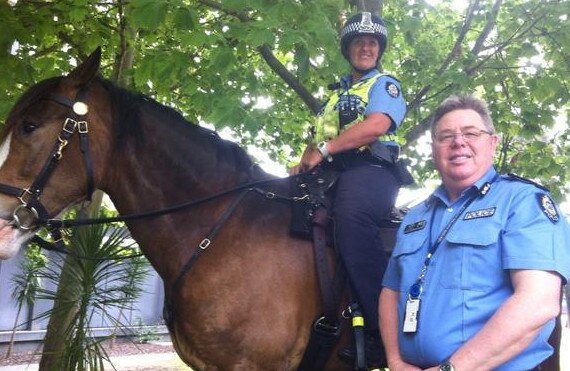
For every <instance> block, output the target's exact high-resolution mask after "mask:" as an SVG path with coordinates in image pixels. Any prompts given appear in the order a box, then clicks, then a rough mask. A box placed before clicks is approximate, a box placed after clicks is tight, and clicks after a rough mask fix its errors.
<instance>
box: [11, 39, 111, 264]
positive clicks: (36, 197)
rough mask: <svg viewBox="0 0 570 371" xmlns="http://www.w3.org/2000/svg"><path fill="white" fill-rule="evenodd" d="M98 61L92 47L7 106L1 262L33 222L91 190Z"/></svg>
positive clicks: (22, 240) (98, 53)
mask: <svg viewBox="0 0 570 371" xmlns="http://www.w3.org/2000/svg"><path fill="white" fill-rule="evenodd" d="M100 59H101V51H100V49H97V50H95V51H94V52H93V53H92V54H91V56H89V57H88V58H87V60H86V61H85V62H84V63H82V64H81V65H80V66H78V67H77V68H75V69H74V70H73V71H72V72H71V73H70V74H69V75H67V76H64V77H55V78H51V79H48V80H45V81H42V82H40V83H38V84H36V85H34V86H32V87H31V88H30V89H29V90H28V91H27V92H26V93H24V94H23V95H22V97H21V98H20V99H19V100H18V102H17V103H16V105H15V106H14V107H13V108H12V111H11V112H10V114H9V116H8V119H7V121H6V125H5V127H4V129H3V133H2V136H1V145H0V259H8V258H10V257H12V256H14V255H15V254H16V252H17V251H18V249H19V247H20V246H21V245H22V244H24V243H25V242H27V241H28V240H29V239H30V238H31V237H32V236H33V234H34V233H35V230H36V229H37V228H39V225H38V223H37V221H38V219H43V218H49V217H53V216H55V215H57V214H58V213H60V212H61V211H62V210H64V209H65V208H66V207H68V206H70V205H72V204H74V203H76V202H78V201H81V200H82V199H85V198H86V197H87V196H88V194H89V193H90V192H91V191H92V183H93V169H92V167H93V165H92V164H88V163H89V162H91V158H89V157H88V156H90V155H89V149H87V150H85V147H86V146H88V145H89V141H88V139H87V133H88V132H89V131H90V130H91V128H90V127H89V124H90V122H91V121H92V120H93V121H95V120H97V121H99V120H100V119H101V115H104V113H102V112H95V111H97V110H95V109H93V108H94V107H93V106H92V104H93V105H94V104H96V103H95V100H94V98H93V97H92V95H95V94H92V92H91V91H90V88H91V86H90V83H91V82H92V81H93V79H94V78H95V76H96V75H97V72H98V70H99V64H100ZM99 111H101V110H99ZM99 130H100V129H99ZM90 135H91V134H90ZM82 152H83V156H82V155H81V153H82ZM68 153H70V154H69V155H68Z"/></svg>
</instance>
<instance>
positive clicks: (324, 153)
mask: <svg viewBox="0 0 570 371" xmlns="http://www.w3.org/2000/svg"><path fill="white" fill-rule="evenodd" d="M317 150H319V152H320V153H321V156H323V158H324V159H326V160H327V161H328V162H331V161H332V160H333V159H332V156H331V154H330V152H329V149H328V148H327V142H320V143H319V144H317Z"/></svg>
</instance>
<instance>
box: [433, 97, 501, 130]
mask: <svg viewBox="0 0 570 371" xmlns="http://www.w3.org/2000/svg"><path fill="white" fill-rule="evenodd" d="M464 109H470V110H473V111H475V112H477V113H478V114H479V116H480V117H481V119H482V120H483V124H484V125H485V128H486V129H487V130H489V131H490V132H491V133H495V126H494V125H493V119H492V118H491V114H490V112H489V108H488V107H487V103H485V101H484V100H482V99H480V98H477V97H475V96H472V95H452V96H449V97H448V98H446V99H445V100H444V101H443V102H442V103H441V104H440V105H439V107H437V108H436V110H435V112H434V113H433V116H432V119H431V135H432V137H433V136H434V135H435V129H436V127H437V124H438V122H439V120H441V118H442V117H443V116H444V115H445V114H447V113H449V112H452V111H456V110H464Z"/></svg>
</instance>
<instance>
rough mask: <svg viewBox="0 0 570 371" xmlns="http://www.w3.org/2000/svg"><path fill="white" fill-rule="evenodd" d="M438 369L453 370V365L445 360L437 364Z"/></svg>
mask: <svg viewBox="0 0 570 371" xmlns="http://www.w3.org/2000/svg"><path fill="white" fill-rule="evenodd" d="M439 371H455V367H453V364H452V363H451V362H449V361H445V362H443V363H442V364H441V365H439Z"/></svg>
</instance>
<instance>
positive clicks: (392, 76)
mask: <svg viewBox="0 0 570 371" xmlns="http://www.w3.org/2000/svg"><path fill="white" fill-rule="evenodd" d="M380 74H381V75H382V76H388V77H391V78H393V79H394V80H396V81H398V82H401V81H400V79H399V78H397V77H396V76H394V75H392V74H391V73H387V72H380Z"/></svg>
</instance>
